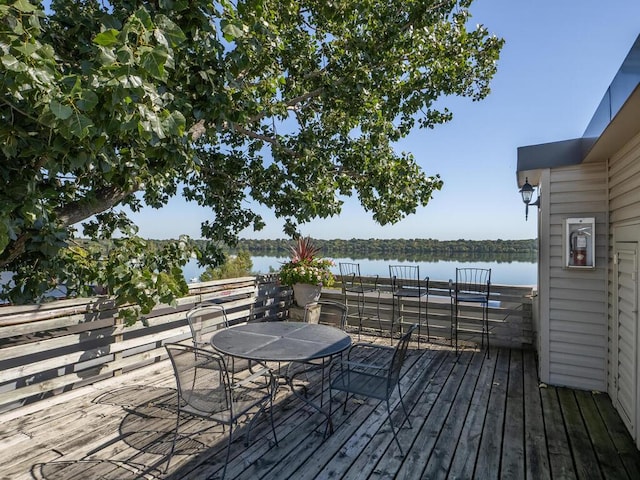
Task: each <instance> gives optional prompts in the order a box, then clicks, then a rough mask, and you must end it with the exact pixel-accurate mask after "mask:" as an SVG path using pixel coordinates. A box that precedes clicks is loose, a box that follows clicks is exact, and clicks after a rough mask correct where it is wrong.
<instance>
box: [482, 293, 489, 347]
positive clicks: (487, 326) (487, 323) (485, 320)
mask: <svg viewBox="0 0 640 480" xmlns="http://www.w3.org/2000/svg"><path fill="white" fill-rule="evenodd" d="M483 316H484V324H485V325H486V329H487V358H489V304H488V303H487V304H486V306H485V309H484V315H483Z"/></svg>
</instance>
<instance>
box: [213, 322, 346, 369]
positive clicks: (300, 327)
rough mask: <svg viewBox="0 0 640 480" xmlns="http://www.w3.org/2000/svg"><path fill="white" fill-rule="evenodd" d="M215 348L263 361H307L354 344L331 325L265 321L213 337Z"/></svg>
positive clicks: (239, 326)
mask: <svg viewBox="0 0 640 480" xmlns="http://www.w3.org/2000/svg"><path fill="white" fill-rule="evenodd" d="M211 345H212V346H213V348H215V349H216V350H218V351H219V352H222V353H224V354H227V355H232V356H234V357H241V358H248V359H250V360H260V361H283V362H287V361H294V362H304V361H308V360H315V359H318V358H323V357H329V356H331V355H335V354H337V353H340V352H342V351H344V350H346V349H347V348H349V346H350V345H351V337H349V335H348V334H346V333H345V332H343V331H342V330H340V329H337V328H335V327H331V326H328V325H318V324H311V323H294V322H263V323H248V324H245V325H236V326H234V327H231V328H225V329H223V330H220V331H218V332H216V333H215V334H214V335H213V336H212V337H211Z"/></svg>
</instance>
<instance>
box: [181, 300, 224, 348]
mask: <svg viewBox="0 0 640 480" xmlns="http://www.w3.org/2000/svg"><path fill="white" fill-rule="evenodd" d="M187 322H189V328H190V329H191V338H192V339H193V344H194V346H196V347H197V346H199V345H204V344H205V343H206V341H205V340H204V338H203V337H204V335H205V334H206V333H210V332H214V331H215V330H217V329H218V327H219V326H223V327H224V328H226V327H228V326H229V320H228V318H227V312H226V311H225V309H224V307H223V306H222V305H215V304H206V305H198V306H196V307H193V308H192V309H191V310H189V311H188V312H187Z"/></svg>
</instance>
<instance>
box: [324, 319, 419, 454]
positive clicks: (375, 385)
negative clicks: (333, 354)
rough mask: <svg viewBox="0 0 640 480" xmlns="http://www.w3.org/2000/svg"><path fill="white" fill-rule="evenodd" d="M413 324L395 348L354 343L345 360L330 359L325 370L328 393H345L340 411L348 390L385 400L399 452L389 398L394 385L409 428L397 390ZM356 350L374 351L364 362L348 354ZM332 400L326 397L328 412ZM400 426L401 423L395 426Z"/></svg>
mask: <svg viewBox="0 0 640 480" xmlns="http://www.w3.org/2000/svg"><path fill="white" fill-rule="evenodd" d="M417 328H418V325H412V326H411V328H410V329H409V330H408V331H407V333H405V334H404V335H403V336H402V338H401V339H400V341H399V342H398V344H397V345H396V347H395V348H392V347H385V346H380V345H374V344H364V343H356V344H355V345H353V346H352V347H351V348H350V349H349V353H348V355H347V361H343V362H336V363H334V364H333V365H332V366H331V369H330V372H329V376H330V378H331V383H330V387H329V393H330V396H331V394H332V393H333V391H334V390H338V391H342V392H345V393H346V395H345V399H344V407H343V412H346V409H347V400H348V398H349V394H351V395H359V396H364V397H370V398H374V399H377V400H382V401H385V402H386V406H387V419H388V420H389V424H390V425H391V431H392V432H393V438H394V439H395V441H396V443H397V444H398V448H399V449H400V453H401V454H402V447H401V446H400V442H399V441H398V436H397V433H396V428H395V427H394V424H393V421H392V420H391V403H390V398H391V396H392V394H393V391H394V390H395V389H396V388H397V390H398V395H399V397H400V405H401V407H402V411H403V412H404V420H406V421H407V423H408V424H409V428H411V421H410V420H409V414H408V413H407V409H406V408H405V405H404V400H403V398H402V391H401V390H400V377H401V374H402V367H403V365H404V362H405V359H406V356H407V348H408V346H409V340H410V339H411V334H412V333H413V332H414V331H415V330H416V329H417ZM358 351H361V352H365V354H366V353H370V352H371V351H373V352H374V353H373V355H371V356H370V358H373V359H374V360H373V361H372V362H367V363H364V362H358V361H352V360H351V357H352V354H355V353H357V352H358ZM332 403H333V401H332V398H330V399H329V410H330V411H329V414H331V405H332ZM404 420H403V423H404ZM401 427H402V424H401V425H400V427H398V428H401Z"/></svg>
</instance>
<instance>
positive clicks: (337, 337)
mask: <svg viewBox="0 0 640 480" xmlns="http://www.w3.org/2000/svg"><path fill="white" fill-rule="evenodd" d="M210 341H211V346H212V347H213V348H214V349H216V350H217V351H219V352H221V353H223V354H226V355H231V356H233V357H239V358H246V359H248V360H256V361H259V362H300V363H307V362H310V361H313V360H319V359H326V358H328V357H332V356H334V355H337V354H339V353H341V352H343V351H345V350H346V349H347V348H349V347H350V346H351V337H350V336H349V335H348V334H346V333H345V332H343V331H342V330H340V329H338V328H335V327H331V326H329V325H320V324H314V323H299V322H261V323H246V324H243V325H235V326H233V327H230V328H225V329H222V330H219V331H217V332H215V333H214V334H213V335H212V336H211V340H210ZM277 375H278V376H280V377H281V378H283V379H284V380H285V381H286V382H287V385H289V387H290V388H291V391H292V392H293V394H294V395H295V396H296V397H298V398H300V399H301V400H302V401H304V402H305V403H306V404H308V405H310V406H311V407H313V408H314V409H316V410H317V411H318V412H320V413H322V414H323V415H324V416H325V417H326V418H327V421H328V426H329V431H330V432H333V423H332V422H331V416H330V415H329V413H328V412H326V411H325V410H323V409H322V408H321V407H320V406H318V405H316V404H315V403H313V402H311V401H309V400H308V399H307V398H306V397H305V396H303V395H299V394H298V393H297V392H296V390H295V388H293V383H292V377H290V376H288V375H287V374H286V373H284V374H283V373H282V372H278V373H277ZM323 375H324V373H323Z"/></svg>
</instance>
